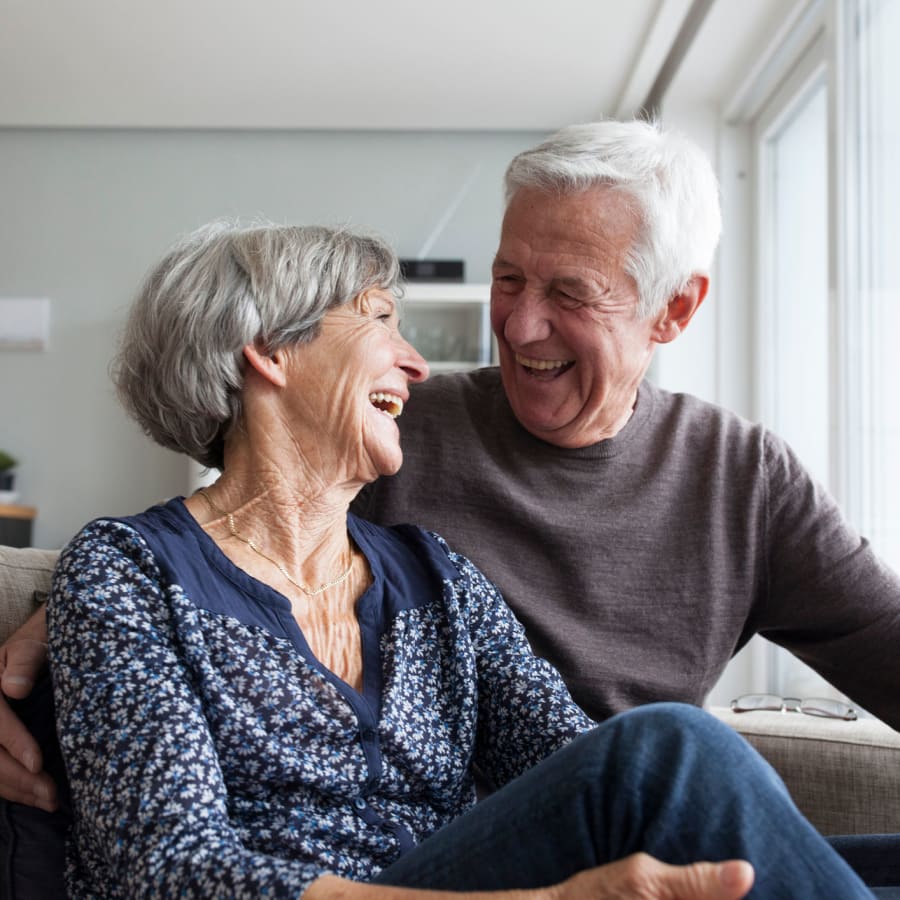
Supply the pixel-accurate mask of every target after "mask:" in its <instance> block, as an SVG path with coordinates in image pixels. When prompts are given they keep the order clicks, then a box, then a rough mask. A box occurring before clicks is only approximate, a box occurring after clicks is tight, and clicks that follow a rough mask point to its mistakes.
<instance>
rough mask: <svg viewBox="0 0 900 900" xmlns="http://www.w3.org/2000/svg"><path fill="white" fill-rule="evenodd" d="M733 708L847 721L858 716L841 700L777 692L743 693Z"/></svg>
mask: <svg viewBox="0 0 900 900" xmlns="http://www.w3.org/2000/svg"><path fill="white" fill-rule="evenodd" d="M731 708H732V710H734V712H736V713H745V712H755V711H757V710H771V711H773V712H798V713H803V714H804V715H807V716H819V717H820V718H823V719H843V720H844V721H845V722H852V721H853V720H854V719H856V718H857V715H856V710H855V709H854V708H853V707H852V706H849V705H848V704H846V703H842V702H841V701H840V700H826V699H824V698H823V697H811V698H810V699H809V700H801V699H800V698H799V697H778V696H776V695H775V694H743V695H742V696H740V697H738V698H737V699H736V700H732V701H731Z"/></svg>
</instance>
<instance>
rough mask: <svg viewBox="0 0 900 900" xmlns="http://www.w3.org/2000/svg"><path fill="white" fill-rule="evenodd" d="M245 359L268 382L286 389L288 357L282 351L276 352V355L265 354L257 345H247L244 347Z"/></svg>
mask: <svg viewBox="0 0 900 900" xmlns="http://www.w3.org/2000/svg"><path fill="white" fill-rule="evenodd" d="M244 359H246V360H247V362H248V363H250V365H251V366H252V368H253V369H254V370H255V371H256V372H258V373H259V374H260V375H262V377H263V378H265V380H266V381H269V382H271V383H272V384H274V385H276V386H277V387H284V386H285V385H286V384H287V374H286V372H285V362H286V357H285V354H284V353H283V352H282V351H281V350H276V351H275V352H274V353H264V352H263V350H262V348H261V347H260V346H258V345H257V344H246V345H245V346H244Z"/></svg>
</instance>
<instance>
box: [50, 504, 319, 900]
mask: <svg viewBox="0 0 900 900" xmlns="http://www.w3.org/2000/svg"><path fill="white" fill-rule="evenodd" d="M171 589H172V588H171V585H167V584H166V582H165V579H164V578H163V577H162V576H161V573H160V570H159V567H158V565H157V562H156V560H155V559H154V557H153V554H152V553H151V551H150V550H149V548H148V547H147V545H146V544H145V542H144V541H143V539H142V538H141V537H140V535H138V534H137V533H136V532H135V531H134V530H132V529H131V528H130V527H128V526H126V525H123V524H121V523H112V522H104V521H99V522H95V523H92V524H91V525H89V526H87V528H85V529H84V530H83V531H82V532H81V534H80V535H79V536H78V537H77V538H76V539H75V540H74V541H73V542H72V543H71V544H70V545H69V546H68V547H67V548H66V550H65V551H64V552H63V554H62V557H61V560H60V564H59V567H58V569H57V573H56V576H55V579H54V586H53V591H52V594H51V598H50V602H49V607H48V625H49V641H50V656H51V670H52V674H53V685H54V700H55V704H56V716H57V727H58V731H59V737H60V745H61V747H62V751H63V756H64V759H65V763H66V767H67V771H68V775H69V779H70V783H71V788H72V798H73V807H74V817H75V824H74V839H75V843H76V845H77V847H78V853H77V860H78V862H77V865H78V866H79V867H80V868H79V876H80V878H82V879H84V878H87V879H88V880H91V879H98V878H104V879H110V880H112V882H113V883H114V885H115V886H117V889H118V890H119V891H120V892H121V895H122V896H126V895H127V896H129V897H159V896H179V897H197V898H200V897H212V896H218V897H222V896H228V897H236V898H237V897H247V898H250V897H254V898H255V897H260V896H277V897H297V896H299V895H300V893H302V891H303V890H304V889H305V888H306V887H307V886H308V884H309V883H311V882H312V881H313V880H314V879H315V878H316V877H317V876H318V875H319V874H322V873H321V872H320V871H318V870H316V869H315V868H314V867H312V866H308V865H304V864H301V863H292V862H290V861H285V860H280V859H276V858H274V857H272V856H268V855H264V854H260V853H256V852H252V851H251V850H250V849H248V848H247V847H246V846H245V845H244V844H243V843H242V841H241V840H240V836H239V835H238V834H237V833H236V831H235V828H234V827H233V825H232V823H231V822H230V820H229V811H228V797H227V791H226V787H225V784H224V781H223V777H222V772H221V770H220V767H219V764H218V760H217V756H216V751H215V747H214V743H213V740H212V737H211V734H210V730H209V727H208V725H207V722H206V720H205V718H204V715H203V712H202V709H201V704H200V700H199V698H198V695H197V691H196V686H195V685H193V684H192V683H191V676H190V673H189V670H188V668H187V667H186V666H185V665H184V663H183V658H182V657H183V654H184V653H185V650H184V648H183V647H180V646H179V643H178V637H177V635H178V631H177V629H176V628H175V627H174V617H175V613H174V612H173V609H172V605H171V603H170V597H169V596H168V593H169V592H170V591H171ZM72 864H74V863H72ZM106 887H107V889H108V887H109V885H108V884H107V885H106ZM117 895H118V894H117Z"/></svg>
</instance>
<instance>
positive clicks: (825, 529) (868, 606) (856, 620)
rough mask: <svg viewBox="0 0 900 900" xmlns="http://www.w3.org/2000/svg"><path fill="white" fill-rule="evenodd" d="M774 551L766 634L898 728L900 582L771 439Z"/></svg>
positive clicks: (762, 612)
mask: <svg viewBox="0 0 900 900" xmlns="http://www.w3.org/2000/svg"><path fill="white" fill-rule="evenodd" d="M764 459H765V472H764V478H765V481H766V485H767V491H768V497H767V505H768V515H767V519H766V523H767V528H768V533H767V534H766V535H765V542H766V546H767V547H768V548H769V550H768V560H769V563H768V572H767V579H766V581H767V585H766V597H765V599H764V602H763V604H762V605H761V607H760V608H759V609H758V610H757V614H758V616H759V622H758V623H757V624H758V628H759V631H760V632H761V633H762V634H763V635H765V636H766V637H767V638H769V639H771V640H772V641H774V642H775V643H777V644H780V645H781V646H783V647H786V648H787V649H788V650H790V651H791V652H792V653H794V654H795V655H796V656H797V657H799V658H800V659H802V660H803V661H804V662H806V663H807V664H808V665H810V666H811V667H812V668H813V669H815V670H816V671H817V672H819V674H820V675H822V676H823V677H824V678H825V679H826V680H828V681H829V682H831V683H832V684H834V685H835V686H836V687H837V688H839V689H840V690H841V691H843V692H844V693H845V694H847V695H848V696H849V697H852V698H853V700H854V701H855V702H856V703H859V704H860V705H861V706H863V707H864V708H865V709H868V710H869V711H870V712H873V713H875V714H876V715H877V716H879V717H880V718H882V719H884V721H886V722H888V723H889V724H890V725H891V726H893V727H894V728H897V729H900V654H898V653H897V647H898V646H900V577H898V575H897V573H895V572H894V571H892V570H891V569H890V568H889V567H888V566H886V565H885V564H884V563H883V562H882V561H881V560H880V559H879V558H878V556H877V555H876V554H875V553H874V552H873V550H872V548H871V546H870V545H869V543H868V541H867V540H866V539H865V538H862V537H860V536H859V534H857V533H856V531H855V530H854V529H853V528H852V527H851V526H850V525H849V523H848V522H847V521H846V520H845V518H844V516H843V514H842V513H841V511H840V509H839V508H838V506H837V504H836V502H835V501H834V500H833V499H832V498H831V496H830V495H829V494H828V493H827V492H826V491H825V490H824V489H823V488H822V487H821V486H820V485H818V484H817V483H816V482H815V480H814V479H813V478H812V477H811V476H810V475H809V474H808V473H807V472H806V470H805V468H804V467H803V466H802V464H801V463H800V462H799V460H798V459H797V458H796V456H795V455H794V453H793V452H792V451H791V450H790V448H789V447H788V446H787V445H786V444H785V443H784V442H783V441H781V440H780V439H778V438H775V437H774V436H772V435H771V434H769V435H767V446H766V452H765V456H764Z"/></svg>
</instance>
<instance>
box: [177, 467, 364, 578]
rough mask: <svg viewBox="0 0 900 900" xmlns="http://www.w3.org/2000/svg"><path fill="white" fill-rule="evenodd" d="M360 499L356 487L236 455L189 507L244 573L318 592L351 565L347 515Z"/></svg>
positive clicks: (194, 498)
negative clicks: (279, 578)
mask: <svg viewBox="0 0 900 900" xmlns="http://www.w3.org/2000/svg"><path fill="white" fill-rule="evenodd" d="M354 494H355V488H354V489H351V488H350V487H349V486H346V485H343V484H340V483H334V484H328V483H326V481H325V480H324V479H323V478H322V477H320V476H318V475H316V476H315V477H309V475H308V473H307V472H306V471H304V467H303V466H302V465H301V466H298V467H297V470H296V471H293V470H292V471H284V469H283V467H282V466H277V465H275V463H274V461H273V457H272V456H271V455H269V454H250V453H240V452H238V453H234V452H231V453H226V457H225V467H224V469H223V473H222V475H221V476H220V478H219V480H218V481H216V483H215V484H213V485H211V486H210V487H208V488H205V489H204V492H203V493H202V494H196V495H194V497H192V498H190V499H189V500H188V501H187V507H188V510H189V511H190V512H191V514H192V515H193V516H194V517H195V518H196V519H197V521H198V522H199V523H200V524H201V526H203V527H204V529H206V530H207V531H208V532H209V534H210V536H211V537H212V538H213V540H215V541H216V542H217V543H218V544H219V546H220V548H221V549H222V550H223V551H224V552H225V553H226V555H228V556H229V557H231V558H232V560H233V561H234V562H235V563H237V564H238V565H240V566H241V567H242V568H246V569H248V571H250V572H251V573H252V574H254V575H257V576H258V575H259V574H261V573H260V570H263V573H264V572H265V570H266V568H267V567H268V568H269V570H270V571H274V572H276V574H278V573H280V575H281V576H284V577H285V578H286V579H287V580H288V581H290V582H292V583H293V584H295V585H299V586H302V587H301V590H303V589H307V590H308V591H315V590H316V589H317V588H319V587H320V586H321V585H323V584H327V583H328V582H330V581H333V580H335V579H336V578H338V577H339V576H340V575H341V574H342V573H343V572H344V571H346V569H347V568H348V566H349V565H350V563H351V561H352V547H351V542H350V538H349V536H348V534H347V509H348V507H349V504H350V501H351V500H352V498H353V496H354ZM263 580H265V581H269V582H270V583H271V579H269V578H265V577H263Z"/></svg>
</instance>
